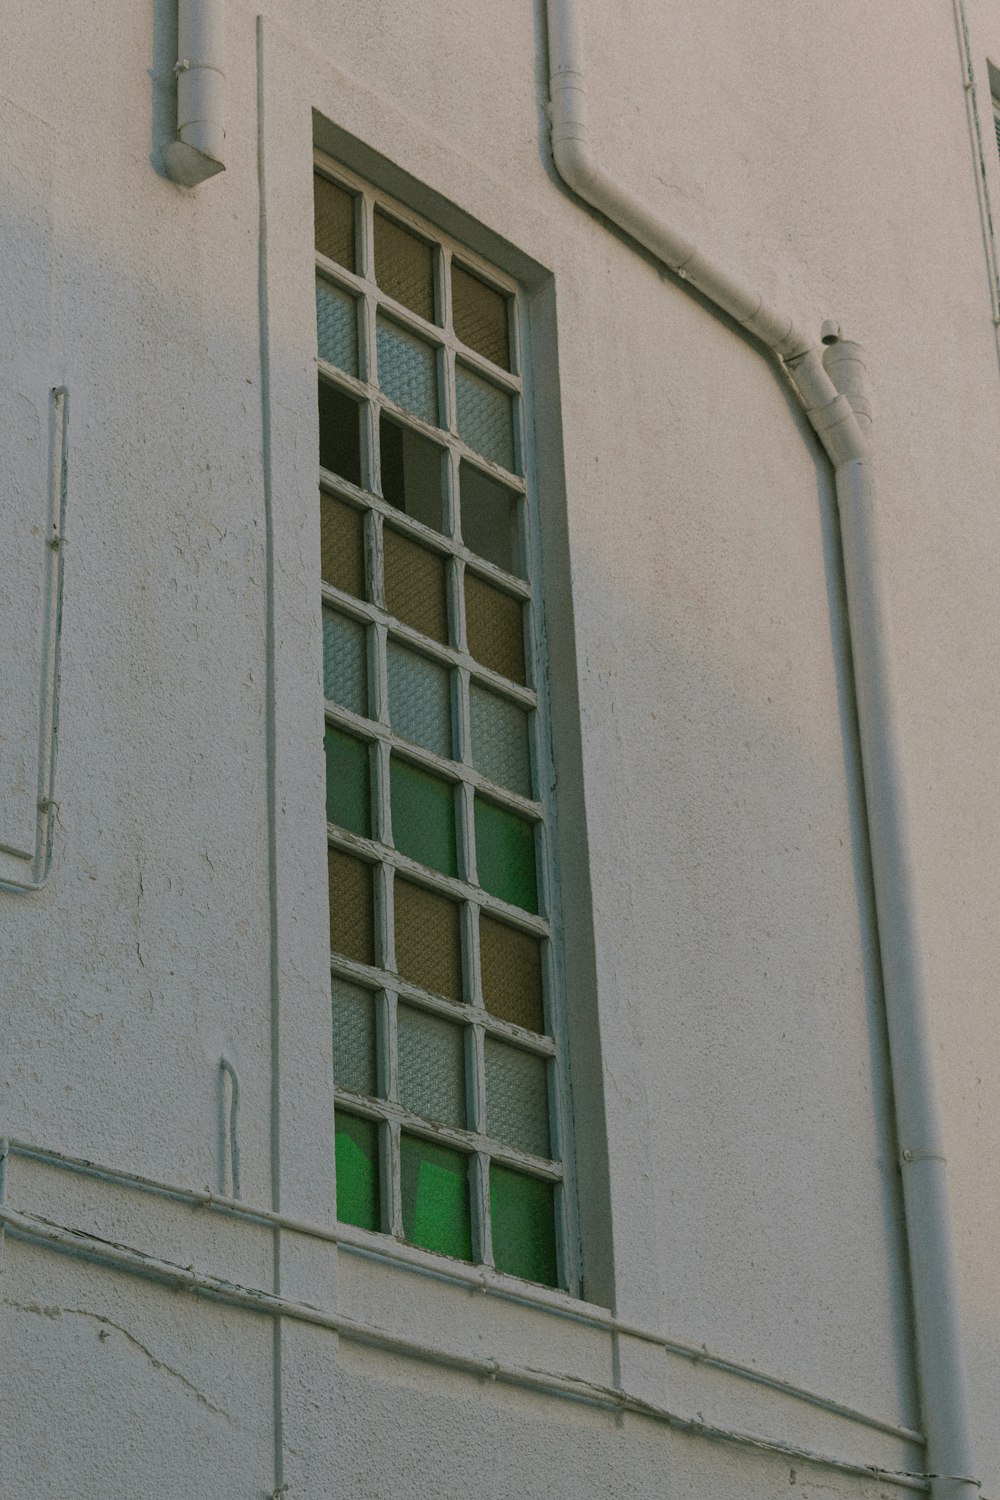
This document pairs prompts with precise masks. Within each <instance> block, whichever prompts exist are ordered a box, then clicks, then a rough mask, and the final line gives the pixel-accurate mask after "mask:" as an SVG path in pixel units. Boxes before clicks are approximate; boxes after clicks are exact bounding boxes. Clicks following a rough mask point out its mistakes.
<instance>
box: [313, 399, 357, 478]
mask: <svg viewBox="0 0 1000 1500" xmlns="http://www.w3.org/2000/svg"><path fill="white" fill-rule="evenodd" d="M319 462H320V467H321V468H324V469H328V470H329V472H330V473H331V474H339V475H340V477H341V479H346V480H347V481H348V483H350V484H357V485H360V483H361V407H360V405H359V404H358V402H357V401H352V400H351V398H350V396H345V395H344V393H343V391H340V390H338V389H337V387H336V386H333V385H329V384H328V383H327V381H325V380H321V381H320V383H319Z"/></svg>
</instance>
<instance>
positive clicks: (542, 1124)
mask: <svg viewBox="0 0 1000 1500" xmlns="http://www.w3.org/2000/svg"><path fill="white" fill-rule="evenodd" d="M486 1128H487V1131H488V1133H489V1134H490V1135H492V1136H493V1137H494V1138H495V1139H496V1140H498V1141H503V1142H504V1144H505V1145H507V1146H514V1147H516V1148H517V1150H519V1151H529V1152H530V1153H531V1154H532V1155H533V1156H545V1157H547V1156H548V1155H549V1152H550V1150H551V1146H550V1143H549V1100H548V1088H547V1082H546V1065H545V1059H544V1058H543V1057H536V1056H535V1054H534V1053H532V1052H522V1051H521V1049H520V1048H519V1047H509V1046H508V1045H507V1043H506V1042H498V1041H497V1040H496V1038H495V1037H490V1036H488V1037H487V1038H486Z"/></svg>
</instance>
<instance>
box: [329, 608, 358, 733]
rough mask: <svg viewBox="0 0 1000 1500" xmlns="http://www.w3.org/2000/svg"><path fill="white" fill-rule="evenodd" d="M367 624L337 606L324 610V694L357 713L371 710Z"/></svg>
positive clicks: (333, 701) (331, 700) (332, 700)
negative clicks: (369, 703) (340, 610)
mask: <svg viewBox="0 0 1000 1500" xmlns="http://www.w3.org/2000/svg"><path fill="white" fill-rule="evenodd" d="M365 634H366V632H365V627H364V626H363V625H362V624H361V623H360V621H358V620H350V619H348V617H347V615H340V614H338V613H337V612H336V610H333V609H324V611H323V696H324V697H326V698H329V700H330V702H331V703H339V704H340V705H341V707H342V708H349V709H351V711H352V712H353V713H356V714H366V715H367V713H368V654H367V651H366V649H365Z"/></svg>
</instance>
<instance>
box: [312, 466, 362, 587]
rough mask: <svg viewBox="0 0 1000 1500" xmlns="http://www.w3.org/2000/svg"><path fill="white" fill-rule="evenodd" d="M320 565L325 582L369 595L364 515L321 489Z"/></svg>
mask: <svg viewBox="0 0 1000 1500" xmlns="http://www.w3.org/2000/svg"><path fill="white" fill-rule="evenodd" d="M319 503H320V514H319V524H320V564H321V572H322V577H323V582H324V583H331V584H333V587H334V588H337V589H343V591H344V593H345V594H353V595H354V597H355V598H356V599H363V598H364V597H365V532H364V518H363V516H362V514H361V512H360V511H359V510H356V509H355V507H354V506H353V505H348V504H347V502H346V501H344V500H338V499H337V498H336V497H335V496H333V495H328V494H327V493H326V491H325V490H320V496H319Z"/></svg>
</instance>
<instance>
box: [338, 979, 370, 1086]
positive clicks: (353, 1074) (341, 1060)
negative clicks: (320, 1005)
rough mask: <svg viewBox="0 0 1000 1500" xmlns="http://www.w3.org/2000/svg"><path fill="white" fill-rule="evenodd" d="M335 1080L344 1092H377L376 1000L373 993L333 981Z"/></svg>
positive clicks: (358, 986)
mask: <svg viewBox="0 0 1000 1500" xmlns="http://www.w3.org/2000/svg"><path fill="white" fill-rule="evenodd" d="M330 988H331V992H332V999H333V1077H334V1082H335V1083H337V1084H338V1085H339V1086H340V1088H342V1089H350V1090H351V1092H352V1093H355V1094H368V1095H369V1096H370V1097H371V1098H374V1097H375V1096H376V1094H377V1093H378V1070H377V1067H376V1062H375V997H374V995H373V994H372V992H371V990H363V989H362V988H361V987H360V985H357V984H348V983H347V981H346V980H345V979H334V980H333V981H332V982H331V985H330Z"/></svg>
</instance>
